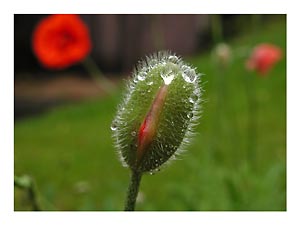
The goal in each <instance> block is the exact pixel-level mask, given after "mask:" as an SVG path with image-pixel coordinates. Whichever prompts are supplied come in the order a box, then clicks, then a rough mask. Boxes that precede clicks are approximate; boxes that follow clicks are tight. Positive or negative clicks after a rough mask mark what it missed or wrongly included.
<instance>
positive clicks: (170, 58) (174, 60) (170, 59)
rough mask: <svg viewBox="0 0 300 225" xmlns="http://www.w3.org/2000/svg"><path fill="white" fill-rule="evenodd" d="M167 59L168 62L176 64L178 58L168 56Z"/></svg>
mask: <svg viewBox="0 0 300 225" xmlns="http://www.w3.org/2000/svg"><path fill="white" fill-rule="evenodd" d="M168 59H169V61H171V62H177V60H178V57H177V56H176V55H170V56H169V58H168Z"/></svg>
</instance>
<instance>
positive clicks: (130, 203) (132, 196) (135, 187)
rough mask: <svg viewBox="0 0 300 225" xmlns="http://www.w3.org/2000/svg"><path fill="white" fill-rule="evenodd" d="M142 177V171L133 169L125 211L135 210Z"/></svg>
mask: <svg viewBox="0 0 300 225" xmlns="http://www.w3.org/2000/svg"><path fill="white" fill-rule="evenodd" d="M141 178H142V173H141V172H138V171H135V170H132V172H131V179H130V183H129V187H128V191H127V197H126V202H125V209H124V211H134V208H135V202H136V198H137V195H138V192H139V186H140V182H141Z"/></svg>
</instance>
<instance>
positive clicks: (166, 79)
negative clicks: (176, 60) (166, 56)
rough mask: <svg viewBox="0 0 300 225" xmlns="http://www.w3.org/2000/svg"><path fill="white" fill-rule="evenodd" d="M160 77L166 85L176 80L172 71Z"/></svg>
mask: <svg viewBox="0 0 300 225" xmlns="http://www.w3.org/2000/svg"><path fill="white" fill-rule="evenodd" d="M160 76H161V78H162V79H163V80H164V82H165V85H169V84H171V82H172V80H173V79H174V73H172V71H171V70H169V71H167V72H165V73H161V74H160Z"/></svg>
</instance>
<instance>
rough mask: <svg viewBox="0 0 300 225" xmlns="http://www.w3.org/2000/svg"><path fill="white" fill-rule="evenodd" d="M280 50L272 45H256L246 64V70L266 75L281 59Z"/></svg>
mask: <svg viewBox="0 0 300 225" xmlns="http://www.w3.org/2000/svg"><path fill="white" fill-rule="evenodd" d="M281 57H282V52H281V49H280V48H279V47H277V46H275V45H272V44H265V43H264V44H259V45H257V46H256V47H255V48H254V49H253V51H252V54H251V56H250V58H249V59H248V61H247V62H246V68H247V69H248V70H255V71H257V72H258V73H259V74H260V75H266V74H267V73H268V72H269V70H270V69H271V68H272V67H273V66H274V65H275V64H276V63H277V62H278V61H279V60H280V59H281Z"/></svg>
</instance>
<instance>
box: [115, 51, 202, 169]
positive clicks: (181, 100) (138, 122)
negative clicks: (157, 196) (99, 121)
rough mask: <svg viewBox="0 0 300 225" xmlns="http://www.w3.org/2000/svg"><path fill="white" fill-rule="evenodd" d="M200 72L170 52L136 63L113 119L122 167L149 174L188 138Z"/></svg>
mask: <svg viewBox="0 0 300 225" xmlns="http://www.w3.org/2000/svg"><path fill="white" fill-rule="evenodd" d="M200 101H201V88H200V74H197V73H196V71H195V69H193V68H192V67H190V66H188V65H187V64H185V63H184V62H183V61H182V60H181V59H180V58H179V57H177V56H176V55H175V54H170V53H169V52H158V53H157V54H155V55H152V56H150V57H147V58H146V60H145V61H141V62H140V63H139V64H138V65H137V67H136V69H135V71H134V72H133V77H132V79H131V80H130V81H129V82H128V88H127V94H126V95H125V98H124V100H123V102H122V103H121V104H120V106H119V108H118V111H117V115H116V117H115V119H114V121H113V123H112V126H111V129H112V131H113V138H114V142H115V145H116V148H117V150H118V153H119V155H120V158H121V161H122V162H123V164H124V166H127V167H130V168H131V169H132V170H134V171H138V172H153V171H155V170H157V169H158V168H159V167H160V166H162V165H163V164H164V163H166V162H167V161H169V160H170V159H172V158H174V157H175V155H176V154H178V153H180V152H181V151H182V150H183V148H184V146H185V145H186V144H187V143H188V142H189V138H190V137H191V135H192V133H193V128H194V126H195V125H196V123H197V120H198V118H199V114H200Z"/></svg>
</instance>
